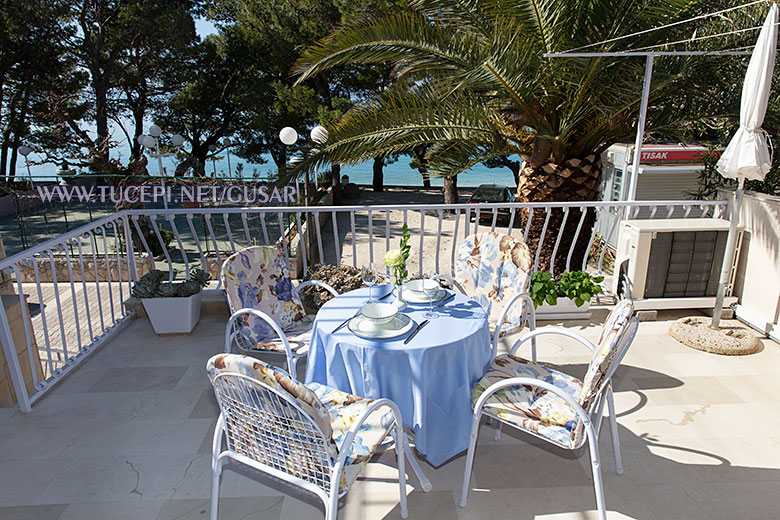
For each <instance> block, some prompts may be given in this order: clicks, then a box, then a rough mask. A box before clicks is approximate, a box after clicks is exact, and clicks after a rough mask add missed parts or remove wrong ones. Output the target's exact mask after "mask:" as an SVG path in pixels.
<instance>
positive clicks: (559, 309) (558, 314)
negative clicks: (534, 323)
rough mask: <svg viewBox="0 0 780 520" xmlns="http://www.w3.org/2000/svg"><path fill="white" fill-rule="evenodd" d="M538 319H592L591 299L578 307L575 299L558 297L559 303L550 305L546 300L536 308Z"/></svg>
mask: <svg viewBox="0 0 780 520" xmlns="http://www.w3.org/2000/svg"><path fill="white" fill-rule="evenodd" d="M536 319H537V320H587V319H590V301H587V302H585V303H583V304H582V306H581V307H577V305H576V304H575V303H574V300H571V299H569V298H563V297H559V298H558V303H557V304H555V305H550V304H548V303H547V302H544V303H543V304H542V305H541V306H539V307H538V308H537V309H536Z"/></svg>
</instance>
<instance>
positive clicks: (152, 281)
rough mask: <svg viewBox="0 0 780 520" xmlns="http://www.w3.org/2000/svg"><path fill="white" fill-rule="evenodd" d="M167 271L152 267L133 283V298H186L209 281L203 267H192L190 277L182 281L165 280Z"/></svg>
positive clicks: (196, 292)
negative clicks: (171, 281)
mask: <svg viewBox="0 0 780 520" xmlns="http://www.w3.org/2000/svg"><path fill="white" fill-rule="evenodd" d="M167 278H168V273H167V272H165V271H159V270H157V269H154V270H152V271H149V272H148V273H146V274H145V275H143V276H142V277H141V278H139V279H138V281H137V282H135V284H133V297H135V298H186V297H188V296H192V295H193V294H198V293H199V292H200V291H201V290H202V289H203V288H204V287H206V286H207V285H208V283H209V275H208V273H206V272H205V271H203V269H193V270H192V271H191V272H190V279H189V280H186V281H183V282H173V283H170V282H166V281H164V280H166V279H167Z"/></svg>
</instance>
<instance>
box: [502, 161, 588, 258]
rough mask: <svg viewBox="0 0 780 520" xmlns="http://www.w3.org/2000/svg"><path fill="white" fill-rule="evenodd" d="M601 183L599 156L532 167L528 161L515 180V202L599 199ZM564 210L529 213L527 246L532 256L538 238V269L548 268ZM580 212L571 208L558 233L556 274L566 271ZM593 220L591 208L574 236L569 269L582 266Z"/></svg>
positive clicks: (523, 217) (524, 215)
mask: <svg viewBox="0 0 780 520" xmlns="http://www.w3.org/2000/svg"><path fill="white" fill-rule="evenodd" d="M600 186H601V157H600V156H598V155H588V156H587V157H580V158H575V157H572V158H569V159H567V160H565V161H563V162H561V163H560V164H555V163H553V162H551V161H547V162H546V163H544V164H542V165H540V166H537V167H533V166H531V165H530V164H529V163H528V162H526V163H525V164H524V165H523V168H522V169H521V170H520V175H519V179H518V183H517V201H518V202H574V201H589V200H598V199H599V188H600ZM564 216H565V214H564V212H563V211H562V210H552V211H551V212H550V214H549V219H547V212H546V211H544V210H539V209H537V210H535V211H533V213H532V216H531V225H530V228H529V232H528V239H527V245H528V247H529V248H530V250H531V253H532V255H534V256H535V254H536V250H537V247H538V245H539V242H540V240H541V242H542V245H541V252H540V254H539V263H538V265H537V267H536V269H537V270H540V271H549V270H550V265H551V256H552V251H553V249H554V247H555V242H556V239H557V237H558V232H559V230H560V229H561V225H562V224H563V219H564ZM528 217H529V212H528V211H527V210H524V211H523V212H522V219H521V220H522V226H523V227H522V228H521V229H525V225H526V223H527V220H528ZM581 217H582V213H580V211H579V210H570V211H569V214H568V217H567V218H566V224H565V227H564V229H563V232H562V234H561V240H560V244H559V246H558V251H557V253H556V257H555V260H554V261H555V264H554V266H555V273H556V274H559V273H561V272H563V271H564V270H566V267H567V257H568V252H569V247H570V245H571V244H572V242H574V240H575V234H576V232H577V226H578V224H579V221H580V218H581ZM545 220H547V230H546V231H545V233H544V237H542V229H543V228H544V222H545ZM595 222H596V212H595V211H593V210H590V211H588V212H587V214H586V216H585V220H584V221H583V223H582V228H581V230H580V232H579V234H578V235H577V239H576V240H577V242H576V244H575V245H574V252H573V254H572V256H571V261H570V263H569V270H571V271H577V270H580V269H581V268H582V263H583V260H584V259H585V256H586V255H587V254H588V251H586V249H587V247H588V243H589V241H590V235H591V231H592V229H593V225H594V224H595Z"/></svg>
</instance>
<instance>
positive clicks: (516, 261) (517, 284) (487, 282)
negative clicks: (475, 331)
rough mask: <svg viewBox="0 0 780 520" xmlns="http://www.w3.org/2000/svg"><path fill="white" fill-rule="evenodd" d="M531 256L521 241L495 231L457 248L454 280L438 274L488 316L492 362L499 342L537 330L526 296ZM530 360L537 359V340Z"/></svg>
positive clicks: (533, 314) (468, 240)
mask: <svg viewBox="0 0 780 520" xmlns="http://www.w3.org/2000/svg"><path fill="white" fill-rule="evenodd" d="M531 265H532V261H531V253H530V252H529V251H528V247H527V246H526V245H525V244H524V243H523V242H521V241H519V240H517V239H515V238H514V237H512V236H510V235H504V234H500V233H495V232H487V233H480V234H477V235H469V236H467V237H466V238H464V239H463V241H462V242H461V243H460V245H459V246H458V256H457V264H456V267H455V277H452V276H449V275H446V274H439V275H437V276H436V277H437V278H438V279H440V280H444V281H446V282H449V283H451V284H452V285H453V286H454V287H455V288H457V289H458V290H459V291H460V292H461V293H463V294H465V295H466V296H468V297H470V298H472V299H474V300H476V301H478V302H479V303H480V304H481V305H482V307H483V308H484V309H485V311H486V312H487V314H488V323H489V325H490V331H491V347H492V349H493V351H492V356H491V360H492V359H493V358H495V356H496V347H497V345H498V340H499V339H500V338H501V337H503V336H507V335H509V334H513V333H515V332H519V331H520V330H522V328H523V326H524V325H526V324H527V325H528V328H529V330H534V329H535V328H536V313H535V312H534V304H533V302H532V301H531V297H530V296H529V295H528V284H529V282H530V279H531ZM532 343H533V354H532V355H533V359H534V360H536V340H535V339H534V340H532Z"/></svg>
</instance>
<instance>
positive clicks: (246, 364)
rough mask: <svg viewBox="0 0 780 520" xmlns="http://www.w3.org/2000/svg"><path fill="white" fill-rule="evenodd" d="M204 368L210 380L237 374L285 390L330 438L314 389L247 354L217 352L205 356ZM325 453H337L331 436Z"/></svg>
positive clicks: (324, 409) (327, 417)
mask: <svg viewBox="0 0 780 520" xmlns="http://www.w3.org/2000/svg"><path fill="white" fill-rule="evenodd" d="M206 372H207V374H208V376H209V379H210V380H211V382H212V383H213V382H214V379H216V377H217V376H218V375H219V374H223V373H232V374H241V375H244V376H247V377H251V378H253V379H257V380H258V381H260V382H261V383H264V384H266V385H268V386H270V387H271V388H273V389H275V390H278V391H281V392H286V393H287V394H289V395H290V396H292V397H293V398H294V399H295V401H296V402H297V404H298V405H299V406H300V407H301V409H302V410H303V411H304V412H306V413H307V414H308V415H309V416H310V417H311V418H312V420H313V421H314V423H315V424H316V425H317V426H318V427H319V429H320V431H322V433H323V435H324V436H325V438H326V439H332V437H333V430H332V428H331V425H330V424H331V419H330V414H329V413H328V408H327V407H326V406H325V405H324V404H323V403H322V402H321V401H320V400H319V398H318V397H317V395H316V394H315V393H314V392H312V391H311V390H309V388H307V387H306V386H305V385H303V384H301V383H299V382H297V381H295V380H294V379H291V378H290V377H289V376H288V375H287V374H285V373H284V372H282V371H281V370H279V369H276V368H275V367H273V366H271V365H269V364H267V363H263V362H262V361H260V360H258V359H255V358H252V357H249V356H241V355H238V354H218V355H216V356H214V357H212V358H211V359H209V361H208V363H207V364H206ZM328 454H329V455H330V456H331V457H334V458H335V457H336V456H337V455H338V449H337V447H336V445H335V444H334V443H333V441H332V440H331V441H330V442H329V445H328Z"/></svg>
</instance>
